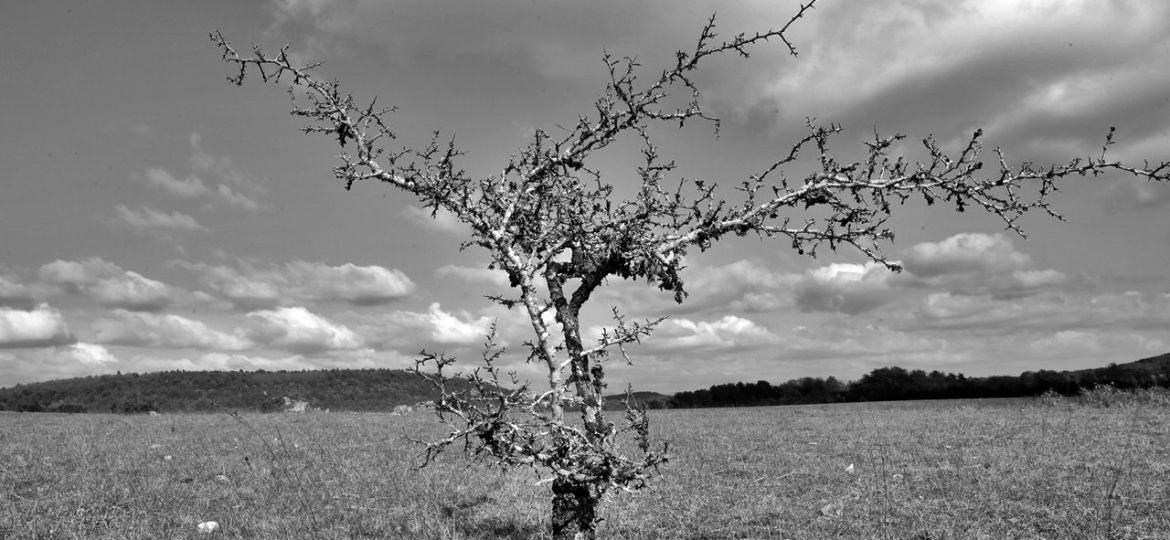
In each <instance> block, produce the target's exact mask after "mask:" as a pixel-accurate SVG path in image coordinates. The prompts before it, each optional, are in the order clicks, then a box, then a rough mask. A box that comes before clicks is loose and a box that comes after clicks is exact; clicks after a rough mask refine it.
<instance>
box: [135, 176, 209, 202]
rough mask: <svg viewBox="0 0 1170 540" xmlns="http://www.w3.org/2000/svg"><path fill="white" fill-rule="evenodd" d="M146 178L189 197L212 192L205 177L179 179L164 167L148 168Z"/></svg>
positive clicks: (152, 182) (171, 191)
mask: <svg viewBox="0 0 1170 540" xmlns="http://www.w3.org/2000/svg"><path fill="white" fill-rule="evenodd" d="M146 180H147V182H148V183H150V184H151V185H153V186H158V187H160V188H162V189H164V190H166V191H167V192H169V193H171V194H173V195H178V196H179V197H184V198H188V199H189V198H194V197H205V196H207V195H209V194H211V190H209V189H207V185H206V184H204V183H203V179H202V178H199V177H197V176H188V177H187V178H183V179H179V178H175V177H174V176H171V173H169V172H167V171H165V170H163V169H159V168H150V169H147V170H146Z"/></svg>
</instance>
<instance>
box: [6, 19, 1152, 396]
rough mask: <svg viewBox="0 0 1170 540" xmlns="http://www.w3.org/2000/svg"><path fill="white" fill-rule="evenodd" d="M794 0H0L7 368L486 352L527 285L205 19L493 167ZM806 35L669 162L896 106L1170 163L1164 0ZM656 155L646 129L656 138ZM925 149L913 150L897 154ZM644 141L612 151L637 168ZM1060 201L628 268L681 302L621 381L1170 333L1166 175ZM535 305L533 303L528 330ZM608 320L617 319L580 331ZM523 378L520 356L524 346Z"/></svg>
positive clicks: (757, 153) (397, 359)
mask: <svg viewBox="0 0 1170 540" xmlns="http://www.w3.org/2000/svg"><path fill="white" fill-rule="evenodd" d="M795 7H796V4H795V3H793V2H791V1H780V0H775V1H768V0H750V1H749V0H745V1H740V2H735V3H716V2H705V1H698V0H651V1H638V2H631V1H620V2H618V1H613V2H610V1H602V2H570V1H568V0H502V1H493V2H483V1H470V0H460V1H451V0H401V1H399V0H393V1H391V0H387V1H375V0H277V1H273V0H266V1H260V0H257V1H253V2H240V1H237V0H208V1H201V2H186V1H178V0H175V1H153V0H151V1H146V0H139V1H127V0H105V1H102V2H93V1H75V2H69V1H60V2H20V3H13V4H11V5H9V6H7V7H6V8H5V10H4V12H5V13H4V16H3V17H2V18H0V74H3V76H2V82H0V104H2V105H0V107H2V108H3V115H2V118H3V121H2V122H0V386H8V385H13V384H17V383H24V382H33V381H40V380H47V379H53V378H59V377H71V376H81V375H88V374H99V373H112V372H115V371H122V372H146V371H156V370H175V369H183V370H197V369H232V370H235V369H267V370H274V369H305V368H347V367H390V368H399V367H405V366H407V365H408V364H409V363H410V362H411V361H412V358H413V357H414V356H415V354H416V353H417V352H418V351H419V350H420V349H423V348H427V349H430V350H445V351H447V352H448V353H451V354H457V355H460V356H461V357H462V358H465V359H468V360H470V359H472V358H474V356H475V354H474V351H475V350H476V349H477V344H478V343H479V342H480V341H481V339H482V335H483V333H484V331H485V330H486V328H487V327H488V326H489V325H490V324H491V323H492V322H493V321H495V322H496V323H497V324H498V326H499V328H500V333H501V336H502V338H503V339H504V341H505V342H507V343H508V344H510V345H512V346H514V347H516V349H517V350H519V344H520V343H522V342H523V341H524V340H525V339H526V336H525V329H526V324H525V322H524V319H523V316H522V314H521V313H519V312H516V311H514V312H508V311H505V310H503V309H502V308H499V307H495V306H492V305H491V304H490V303H489V302H487V301H486V300H483V298H482V297H483V295H484V294H488V293H491V292H498V291H500V290H502V288H503V287H505V286H506V284H505V283H504V282H503V281H501V276H499V275H496V274H493V273H492V272H491V271H489V270H487V269H486V264H485V263H486V261H487V257H486V255H485V254H484V253H483V252H478V251H476V250H474V249H469V250H467V251H460V250H459V249H458V248H459V242H460V240H461V234H462V231H461V229H460V227H459V225H458V224H456V223H451V222H450V221H449V220H445V219H441V218H442V216H440V219H437V220H436V219H432V218H431V216H430V215H429V214H427V213H425V212H422V211H420V210H419V209H418V208H417V207H415V206H412V202H414V201H412V200H411V199H410V198H409V197H408V196H406V195H404V194H403V193H400V192H395V191H394V190H392V189H389V188H388V187H386V186H384V185H373V184H365V185H358V186H356V187H355V189H354V190H353V191H351V192H346V191H345V190H344V189H343V188H342V186H341V185H339V183H338V182H337V181H336V180H334V179H333V178H332V175H331V173H330V169H331V167H333V166H334V164H335V159H334V158H333V156H334V154H335V153H336V150H335V149H334V148H332V147H331V145H330V141H329V140H327V139H324V138H310V137H307V136H304V135H303V134H301V133H300V132H299V131H298V128H299V127H300V126H299V124H298V123H297V120H296V119H295V118H292V117H290V116H289V115H288V112H287V111H288V102H287V99H286V96H285V94H284V92H283V90H282V89H281V88H278V87H275V86H265V85H260V84H248V85H245V86H244V87H243V88H237V87H234V86H231V85H229V84H228V83H227V82H226V81H225V76H226V75H227V74H228V70H227V68H226V67H225V66H224V65H223V64H221V63H220V62H219V55H218V54H217V51H216V50H215V48H214V47H213V46H212V45H211V44H210V43H209V41H208V39H207V34H208V32H210V31H211V30H213V29H220V30H221V31H222V32H223V34H224V35H225V36H227V37H228V38H229V39H230V40H232V41H233V42H235V43H236V44H238V45H241V46H247V45H248V44H249V43H257V44H260V45H263V46H265V47H268V48H270V49H271V48H275V47H279V46H280V45H281V44H284V43H289V44H290V46H291V48H292V50H293V51H295V52H296V53H298V54H299V55H301V56H302V57H304V58H312V59H317V60H324V61H326V63H325V65H324V67H323V68H322V70H321V73H322V74H323V75H324V76H326V77H329V78H333V77H336V78H339V79H341V80H342V81H343V82H344V83H345V84H346V85H347V87H348V88H349V89H350V90H351V91H352V92H354V93H355V94H356V95H357V96H358V97H359V98H360V99H362V100H366V99H369V98H372V97H374V96H380V99H381V102H382V103H390V104H394V105H396V106H398V107H399V111H398V112H397V113H395V114H394V116H393V122H394V127H395V129H396V131H397V132H398V133H399V135H400V136H401V141H402V142H404V143H414V142H422V141H425V140H426V139H427V138H428V137H429V135H430V133H431V131H432V130H440V131H441V132H443V133H444V134H446V135H450V134H452V133H453V134H455V136H456V137H457V140H458V141H460V142H461V144H462V146H463V147H464V148H465V149H466V150H467V151H468V155H467V156H466V158H465V161H464V163H463V166H464V168H466V169H468V170H469V171H471V172H473V173H476V174H481V175H490V174H494V173H498V171H499V170H500V169H501V168H502V167H503V165H504V164H505V163H506V160H507V158H508V156H509V154H510V153H511V152H513V151H515V150H517V149H519V148H521V147H522V146H523V145H524V144H525V142H526V140H527V139H526V137H528V136H530V134H531V133H532V132H533V130H534V129H535V128H544V129H547V130H550V131H554V132H555V130H556V129H557V128H556V126H557V125H558V124H561V125H568V124H572V123H573V122H574V121H575V119H576V115H577V114H578V113H580V112H585V111H587V110H588V109H589V107H590V106H591V103H592V100H593V99H594V98H595V97H596V96H597V95H598V94H599V92H600V91H601V90H602V89H603V84H604V81H605V78H606V73H605V70H604V65H603V64H602V62H601V55H602V54H603V52H604V51H609V52H611V53H613V54H618V55H630V56H636V57H637V58H638V60H639V61H640V62H641V63H642V64H644V65H645V66H647V69H650V70H652V71H653V70H656V69H659V68H658V67H657V66H662V65H663V62H665V61H667V60H669V59H670V58H671V55H672V53H673V51H674V50H676V49H679V48H689V47H692V46H693V39H694V37H695V36H696V35H697V32H698V30H699V28H700V26H701V25H702V24H703V22H704V21H705V20H706V18H707V17H708V16H710V15H711V14H712V13H713V12H715V11H718V17H719V19H718V20H719V25H720V27H719V28H720V30H721V31H723V32H724V33H728V34H730V33H736V32H754V31H758V30H762V29H765V28H767V27H769V26H771V25H780V24H783V22H784V21H785V20H786V19H787V17H788V16H789V15H790V14H791V13H793V11H794V9H795ZM791 38H792V40H793V41H794V43H795V45H796V46H797V47H798V49H799V50H800V52H801V55H800V56H799V57H798V58H791V57H789V56H787V55H785V54H784V51H783V50H782V49H781V47H780V46H778V44H770V45H766V46H764V47H761V48H759V49H757V50H755V51H753V54H752V57H751V58H750V59H749V60H747V61H743V60H738V59H735V58H731V57H728V58H717V59H714V60H712V61H711V62H710V64H709V65H708V66H707V67H706V68H705V69H704V70H703V71H702V72H701V74H700V76H699V82H700V84H701V85H702V86H703V88H704V90H705V91H706V95H705V100H704V103H705V104H706V106H707V108H708V110H709V111H711V112H713V113H715V114H716V115H718V116H719V117H721V118H722V120H723V127H722V131H721V133H720V136H719V137H718V138H715V137H714V136H713V134H712V131H711V129H709V127H706V126H702V125H695V126H692V127H688V128H687V129H685V130H683V131H670V130H665V131H663V132H660V133H658V135H659V136H660V137H661V139H660V142H661V143H662V146H663V153H664V154H665V155H666V156H667V157H668V158H673V159H676V160H677V161H678V163H679V166H680V168H679V174H680V175H682V176H686V177H688V178H704V179H707V180H708V181H714V182H719V183H721V185H734V184H735V183H736V182H737V181H739V180H740V179H742V178H744V177H745V176H747V175H749V174H751V173H752V172H755V171H758V170H759V169H760V168H762V167H764V166H766V164H767V163H768V162H769V160H770V159H771V158H774V157H776V156H777V155H779V153H780V152H783V151H784V150H786V148H787V147H788V145H790V144H791V143H792V142H794V141H795V140H796V138H798V137H799V136H800V135H801V134H802V133H803V130H804V127H803V126H804V119H805V118H806V117H814V118H816V119H817V121H819V122H824V123H828V122H833V123H839V124H841V125H842V126H844V128H845V133H844V134H843V135H842V136H840V137H839V138H838V139H837V140H836V141H835V148H836V149H837V151H838V152H839V153H840V154H841V155H842V156H844V157H849V156H856V155H857V152H858V151H859V149H861V148H862V145H861V143H860V141H861V140H862V139H864V138H868V137H872V134H873V132H874V130H875V129H876V130H878V131H879V132H881V133H895V132H902V133H905V134H907V135H908V140H910V141H917V140H921V138H923V137H925V136H927V135H932V134H933V135H934V136H935V138H936V139H938V140H939V141H940V142H941V143H942V144H943V145H944V146H946V147H948V148H954V147H956V146H958V145H959V144H961V142H962V141H963V139H964V137H967V136H969V135H970V133H971V132H972V131H974V129H976V128H978V127H983V128H985V130H986V132H987V141H988V146H989V147H991V146H999V147H1001V148H1003V149H1004V151H1005V152H1006V154H1007V155H1008V158H1009V160H1011V161H1013V162H1017V161H1021V160H1033V161H1037V162H1051V161H1053V160H1065V159H1067V158H1070V157H1072V156H1085V155H1090V154H1093V155H1095V154H1096V153H1097V152H1099V148H1100V145H1101V142H1102V140H1103V138H1104V135H1105V134H1106V133H1107V132H1108V129H1109V126H1111V125H1115V126H1117V127H1118V135H1117V137H1118V139H1119V141H1120V142H1119V144H1117V145H1115V146H1114V147H1113V151H1114V152H1115V153H1116V155H1117V156H1118V157H1121V158H1124V159H1126V160H1132V161H1134V162H1136V163H1137V164H1140V163H1141V161H1142V160H1145V159H1150V160H1164V159H1168V158H1170V70H1168V69H1166V66H1170V4H1168V3H1165V2H1157V1H1152V0H1151V1H1124V0H1118V1H1111V2H1079V1H1075V0H1065V1H1049V0H1033V1H1027V2H1022V1H995V0H987V1H969V2H960V1H953V0H938V1H934V0H905V1H892V0H890V1H873V2H847V1H844V0H836V1H834V0H823V1H822V2H820V4H818V7H817V9H815V10H814V11H813V12H812V13H811V16H809V17H807V18H806V19H804V20H802V21H800V22H799V24H798V25H797V26H796V27H795V29H794V31H793V32H792V34H791ZM635 149H636V147H635ZM907 152H913V150H912V149H909V147H908V149H907ZM633 155H634V154H633V152H626V151H622V150H616V151H610V152H605V153H602V154H598V155H597V156H596V162H594V163H591V164H590V165H592V166H595V167H598V168H600V169H602V170H603V171H605V172H606V174H607V178H608V179H609V180H610V181H611V182H613V183H614V184H616V185H618V186H622V185H627V184H628V183H629V182H630V179H632V178H634V177H635V176H634V173H633V169H632V167H633V164H634V161H633V159H632V156H633ZM1055 205H1056V207H1057V209H1058V210H1060V211H1061V212H1062V213H1063V214H1064V215H1065V216H1066V218H1067V222H1065V223H1058V222H1056V221H1054V220H1052V219H1046V218H1043V217H1041V216H1034V217H1029V218H1026V219H1024V220H1023V225H1024V227H1025V228H1026V230H1027V232H1028V233H1029V236H1028V238H1026V239H1025V238H1021V237H1019V236H1016V235H1014V234H1012V233H1009V232H1006V231H1004V230H1003V224H1002V223H997V222H996V221H995V220H994V219H991V218H990V217H988V216H986V215H978V214H977V213H966V214H961V215H957V214H954V213H952V212H950V211H948V210H946V209H939V208H930V209H927V208H924V207H919V206H914V205H911V206H906V207H903V208H899V209H898V214H897V217H896V218H895V220H894V221H893V225H894V226H895V227H896V229H897V231H898V237H897V240H896V242H895V243H894V244H892V245H889V246H887V247H886V249H885V252H886V253H887V254H888V255H889V256H890V258H891V259H895V260H900V261H902V263H903V264H904V265H905V271H903V272H902V273H899V274H894V273H891V272H889V271H887V270H885V269H884V268H882V267H878V266H875V265H873V264H870V263H867V262H866V260H865V259H864V257H862V256H861V255H859V254H858V253H855V252H848V251H842V252H839V253H831V252H824V253H820V254H819V255H818V257H817V258H816V259H809V258H807V257H802V256H799V255H797V254H795V253H793V252H792V251H790V250H789V248H788V246H787V245H786V244H785V243H784V242H767V241H761V240H758V239H742V240H740V239H736V240H731V241H729V242H727V243H725V244H724V245H720V246H719V247H717V248H716V249H714V250H711V251H709V252H707V253H703V254H697V253H696V254H692V255H691V256H690V258H689V259H688V261H687V264H688V269H687V270H686V273H685V274H684V278H685V279H686V281H687V284H688V290H689V291H690V297H689V298H688V299H687V301H686V302H685V303H684V304H682V305H676V304H674V303H673V302H672V301H671V298H669V296H667V295H665V294H661V293H658V292H657V291H656V290H655V289H653V288H651V287H647V286H646V285H645V284H643V283H628V282H621V281H615V282H611V283H610V284H609V286H608V287H607V288H606V289H605V290H604V291H603V292H602V293H600V294H599V295H598V296H597V297H596V301H597V306H596V309H595V310H594V311H593V312H591V315H590V320H589V321H587V322H588V324H589V325H591V326H593V325H600V324H604V323H605V319H604V318H602V317H601V314H603V313H605V312H608V310H609V306H611V305H614V306H618V307H620V308H621V309H622V310H623V311H624V312H625V313H627V314H628V315H629V316H631V317H651V316H656V315H669V317H670V318H669V319H668V320H667V322H665V323H663V325H662V326H661V327H660V328H659V331H658V332H657V333H656V334H655V336H654V337H653V338H651V339H650V340H649V341H647V342H646V343H645V344H644V345H642V346H641V347H639V348H638V349H636V350H635V351H634V353H635V354H634V360H635V363H634V365H633V366H625V365H624V362H618V363H615V365H614V366H613V367H612V369H611V374H612V381H613V382H612V384H611V388H624V386H625V383H626V382H632V383H633V384H634V385H635V386H636V387H637V388H641V389H649V390H659V391H677V390H684V389H693V388H699V387H705V386H708V385H711V384H715V383H723V382H731V381H738V380H748V381H755V380H760V379H763V380H769V381H772V382H781V381H783V380H786V379H789V378H793V377H800V376H806V375H808V376H828V375H833V376H836V377H839V378H844V379H854V378H857V377H858V376H860V375H861V374H863V373H865V372H867V371H869V370H871V369H874V368H877V367H881V366H886V365H900V366H903V367H906V368H921V369H926V370H932V369H939V370H942V371H952V372H962V373H966V374H969V375H988V374H1018V373H1020V372H1022V371H1026V370H1037V369H1077V368H1083V367H1092V366H1099V365H1104V364H1107V363H1109V362H1127V361H1131V360H1136V359H1138V358H1143V357H1147V356H1153V355H1156V354H1162V353H1165V352H1168V351H1170V277H1168V272H1167V268H1170V185H1158V184H1150V183H1146V182H1143V181H1135V180H1133V179H1130V178H1122V177H1104V176H1102V177H1098V178H1088V179H1072V180H1071V181H1070V182H1068V183H1066V184H1065V185H1064V189H1063V190H1062V191H1061V192H1060V193H1058V194H1057V196H1056V197H1055ZM528 328H529V329H530V327H528ZM591 331H595V329H594V330H591ZM520 367H521V371H522V372H524V373H529V372H530V371H527V370H524V369H523V366H520Z"/></svg>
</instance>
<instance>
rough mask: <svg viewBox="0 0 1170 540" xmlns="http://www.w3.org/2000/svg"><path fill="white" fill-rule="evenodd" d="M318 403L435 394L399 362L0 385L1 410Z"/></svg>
mask: <svg viewBox="0 0 1170 540" xmlns="http://www.w3.org/2000/svg"><path fill="white" fill-rule="evenodd" d="M285 397H287V398H289V399H292V400H298V401H307V402H309V406H310V407H313V408H318V409H330V410H346V411H370V410H390V409H392V408H393V407H394V406H395V405H404V404H409V405H413V404H415V403H418V402H420V401H427V400H432V399H435V398H437V397H438V393H437V392H436V391H435V389H434V387H432V386H431V385H430V383H428V382H427V381H425V380H423V379H422V378H421V377H419V376H417V375H415V374H413V373H410V372H408V371H403V370H390V369H361V370H357V369H347V370H322V371H167V372H162V373H146V374H141V375H140V374H137V373H132V374H126V375H122V374H118V375H101V376H94V377H83V378H76V379H63V380H56V381H48V382H42V383H34V384H25V385H17V386H14V387H11V388H3V389H0V410H12V411H60V412H147V411H159V412H183V411H190V412H194V411H222V410H251V411H276V410H283V409H284V398H285Z"/></svg>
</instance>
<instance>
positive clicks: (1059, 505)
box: [0, 399, 1170, 540]
mask: <svg viewBox="0 0 1170 540" xmlns="http://www.w3.org/2000/svg"><path fill="white" fill-rule="evenodd" d="M1112 405H1113V406H1109V407H1104V406H1092V405H1084V404H1077V403H1076V402H1074V401H1071V400H1059V399H1054V400H1047V401H1033V400H1023V401H967V402H963V401H940V402H898V403H871V404H837V405H822V406H816V405H810V406H792V407H768V408H747V409H705V410H666V411H655V412H654V415H653V417H652V419H653V421H654V425H653V428H654V431H655V432H656V437H657V439H659V440H667V441H669V442H670V451H671V454H672V456H673V459H672V461H671V463H669V464H668V465H667V466H666V467H665V469H664V470H663V475H662V477H661V478H659V479H658V480H657V481H656V482H655V484H654V486H655V487H654V489H652V490H648V491H644V492H640V493H635V494H626V493H618V494H614V495H613V496H611V497H610V498H609V499H608V500H607V503H606V505H605V507H604V510H603V514H604V516H605V517H606V521H605V522H604V523H603V524H602V525H601V529H600V530H601V533H602V535H603V537H606V538H664V539H665V538H672V539H673V538H682V539H716V538H776V539H780V538H791V539H802V538H809V539H820V538H890V539H907V540H910V539H917V540H926V539H944V538H948V539H949V538H989V539H1004V538H1054V539H1055V538H1061V539H1063V538H1126V539H1129V538H1132V539H1139V538H1170V407H1167V406H1166V405H1165V404H1162V405H1158V404H1151V403H1128V404H1123V403H1112ZM438 432H439V430H438V428H437V426H436V425H435V422H434V420H433V418H432V417H430V416H429V414H428V413H426V412H420V413H416V414H414V415H409V416H392V415H388V414H382V413H340V414H339V413H331V414H324V413H316V414H269V415H260V414H247V415H243V416H242V417H241V418H240V419H239V420H238V419H236V418H234V417H232V416H230V415H228V414H190V415H184V414H176V415H161V416H115V415H93V414H90V415H64V414H14V413H9V414H0V539H16V538H22V539H23V538H45V539H55V538H84V539H99V538H159V539H176V538H218V537H222V538H258V539H277V538H280V539H286V538H290V539H291V538H306V539H308V538H320V539H349V538H449V539H457V538H507V539H520V538H542V537H544V536H546V534H545V531H546V529H547V526H548V522H547V516H546V514H547V509H548V504H549V502H548V501H549V487H548V484H547V483H540V484H538V482H539V480H540V478H539V477H537V476H535V475H534V474H533V473H532V472H530V471H523V470H516V471H512V472H505V473H501V472H500V471H498V470H495V469H490V468H486V467H483V466H481V465H477V464H474V463H472V462H469V461H468V460H467V459H466V458H465V457H463V456H462V455H459V454H450V455H448V456H445V457H444V458H442V459H441V461H440V462H439V463H437V464H435V465H432V466H431V467H428V468H426V469H423V470H421V471H416V470H412V469H411V468H410V465H411V464H412V463H413V457H414V455H415V453H416V451H417V448H416V447H414V446H412V445H411V443H410V442H408V441H407V440H406V438H407V437H426V436H427V435H428V434H431V435H433V434H436V433H438ZM851 464H852V466H853V467H852V469H849V468H848V467H849V466H850V465H851ZM208 520H213V521H217V522H219V524H220V525H221V528H220V530H219V531H217V532H215V533H212V534H210V535H205V534H200V533H199V532H198V531H197V529H196V527H197V525H198V524H199V523H200V522H203V521H208Z"/></svg>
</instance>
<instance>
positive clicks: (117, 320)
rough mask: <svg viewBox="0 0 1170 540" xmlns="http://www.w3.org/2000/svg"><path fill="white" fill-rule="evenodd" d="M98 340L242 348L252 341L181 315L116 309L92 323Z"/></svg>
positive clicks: (159, 345) (188, 346)
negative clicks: (110, 315)
mask: <svg viewBox="0 0 1170 540" xmlns="http://www.w3.org/2000/svg"><path fill="white" fill-rule="evenodd" d="M91 327H92V329H93V332H94V334H95V336H96V337H95V341H97V342H99V343H107V344H116V345H129V346H136V347H165V348H174V347H179V348H194V349H210V350H222V351H239V350H244V349H246V348H248V347H249V345H250V343H249V342H248V341H247V340H246V339H243V338H242V337H240V336H237V335H232V334H228V333H225V332H221V331H218V330H215V329H212V328H210V327H208V326H207V325H206V324H204V323H202V322H200V321H196V320H193V319H188V318H186V317H182V316H179V315H173V314H168V315H154V314H149V313H131V312H129V311H125V310H117V311H115V312H114V313H113V318H107V319H98V320H96V321H94V322H93V323H92V325H91Z"/></svg>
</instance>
